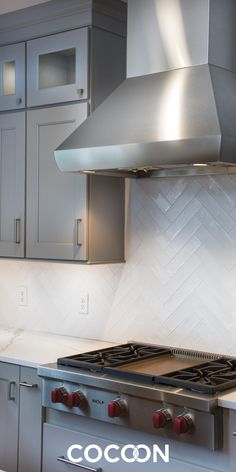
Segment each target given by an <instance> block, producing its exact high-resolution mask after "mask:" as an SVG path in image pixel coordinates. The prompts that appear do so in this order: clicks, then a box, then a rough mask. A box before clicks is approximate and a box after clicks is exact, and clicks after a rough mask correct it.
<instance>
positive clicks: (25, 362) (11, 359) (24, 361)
mask: <svg viewBox="0 0 236 472" xmlns="http://www.w3.org/2000/svg"><path fill="white" fill-rule="evenodd" d="M55 361H56V360H55ZM0 362H5V363H6V364H15V365H19V366H21V367H32V368H33V369H37V368H38V367H39V366H40V365H43V364H45V362H43V363H42V362H37V361H29V360H27V359H19V358H17V357H8V356H0ZM49 363H50V362H49ZM46 364H47V362H46ZM0 472H1V470H0Z"/></svg>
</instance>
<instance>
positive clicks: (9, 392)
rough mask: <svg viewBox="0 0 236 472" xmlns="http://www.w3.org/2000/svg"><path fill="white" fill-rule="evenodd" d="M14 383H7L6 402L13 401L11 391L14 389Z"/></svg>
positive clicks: (13, 397) (13, 396)
mask: <svg viewBox="0 0 236 472" xmlns="http://www.w3.org/2000/svg"><path fill="white" fill-rule="evenodd" d="M15 385H16V382H9V384H8V400H10V401H15V399H16V397H15V395H14V393H13V389H14V388H15Z"/></svg>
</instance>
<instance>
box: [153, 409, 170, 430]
mask: <svg viewBox="0 0 236 472" xmlns="http://www.w3.org/2000/svg"><path fill="white" fill-rule="evenodd" d="M171 419H172V417H171V412H170V411H169V410H167V409H163V410H158V411H156V412H155V413H153V416H152V423H153V427H154V428H156V429H159V428H164V427H165V426H166V425H167V424H168V423H169V422H170V421H171Z"/></svg>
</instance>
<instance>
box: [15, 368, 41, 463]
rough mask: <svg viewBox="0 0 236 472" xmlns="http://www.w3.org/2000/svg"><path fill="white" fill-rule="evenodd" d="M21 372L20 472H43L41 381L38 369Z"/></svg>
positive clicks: (23, 369)
mask: <svg viewBox="0 0 236 472" xmlns="http://www.w3.org/2000/svg"><path fill="white" fill-rule="evenodd" d="M20 371H21V372H20V384H19V386H20V388H19V404H20V408H19V442H18V472H41V452H42V451H41V444H42V422H43V410H42V406H41V379H40V378H39V377H38V376H37V371H36V369H31V368H29V367H21V369H20Z"/></svg>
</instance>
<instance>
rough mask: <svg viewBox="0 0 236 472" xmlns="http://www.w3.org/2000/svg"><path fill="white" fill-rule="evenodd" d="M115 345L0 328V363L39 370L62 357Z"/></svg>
mask: <svg viewBox="0 0 236 472" xmlns="http://www.w3.org/2000/svg"><path fill="white" fill-rule="evenodd" d="M112 345H114V343H113V344H112V343H108V342H105V341H96V340H92V339H82V338H76V337H69V336H58V335H53V334H47V333H38V332H34V331H24V330H8V329H1V328H0V361H1V362H9V363H11V364H19V365H22V366H27V367H37V366H38V365H40V364H48V363H51V362H55V361H56V360H57V358H58V357H63V356H70V355H73V354H78V353H79V352H86V351H92V350H93V349H101V348H106V347H109V346H112Z"/></svg>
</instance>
